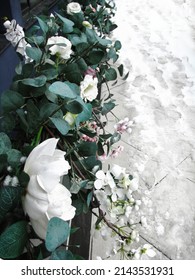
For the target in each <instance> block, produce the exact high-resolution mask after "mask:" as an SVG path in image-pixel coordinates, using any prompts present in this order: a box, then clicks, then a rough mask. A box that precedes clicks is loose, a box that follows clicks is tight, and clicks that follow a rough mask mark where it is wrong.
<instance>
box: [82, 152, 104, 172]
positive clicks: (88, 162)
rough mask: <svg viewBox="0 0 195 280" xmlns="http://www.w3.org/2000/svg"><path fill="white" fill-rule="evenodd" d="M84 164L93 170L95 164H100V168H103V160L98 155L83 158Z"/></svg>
mask: <svg viewBox="0 0 195 280" xmlns="http://www.w3.org/2000/svg"><path fill="white" fill-rule="evenodd" d="M83 164H84V165H85V167H86V168H87V169H88V170H92V169H93V168H94V166H99V168H100V169H101V168H102V162H101V161H100V160H98V159H97V156H96V155H92V156H88V157H87V158H85V159H84V160H83Z"/></svg>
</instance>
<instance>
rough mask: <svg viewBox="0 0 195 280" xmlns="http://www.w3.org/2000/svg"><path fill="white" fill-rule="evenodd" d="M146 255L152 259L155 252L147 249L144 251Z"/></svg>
mask: <svg viewBox="0 0 195 280" xmlns="http://www.w3.org/2000/svg"><path fill="white" fill-rule="evenodd" d="M146 254H147V255H148V257H150V258H153V257H155V256H156V252H155V251H154V250H152V249H149V250H147V251H146Z"/></svg>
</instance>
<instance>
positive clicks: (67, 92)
mask: <svg viewBox="0 0 195 280" xmlns="http://www.w3.org/2000/svg"><path fill="white" fill-rule="evenodd" d="M49 91H50V92H53V93H55V94H56V95H59V96H61V97H62V98H70V99H73V98H75V97H76V96H77V95H76V94H75V92H74V90H72V88H71V86H70V85H69V84H68V83H66V82H54V83H53V84H51V86H50V87H49Z"/></svg>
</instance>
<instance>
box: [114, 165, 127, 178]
mask: <svg viewBox="0 0 195 280" xmlns="http://www.w3.org/2000/svg"><path fill="white" fill-rule="evenodd" d="M125 171H126V168H124V167H121V166H119V165H117V164H113V165H112V168H111V173H112V174H113V176H114V177H115V179H122V178H123V177H124V175H125Z"/></svg>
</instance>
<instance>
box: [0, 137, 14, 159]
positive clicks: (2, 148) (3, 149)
mask: <svg viewBox="0 0 195 280" xmlns="http://www.w3.org/2000/svg"><path fill="white" fill-rule="evenodd" d="M11 148H12V144H11V141H10V139H9V137H8V136H7V134H5V133H4V132H0V154H6V153H7V152H8V151H9V150H10V149H11Z"/></svg>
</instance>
